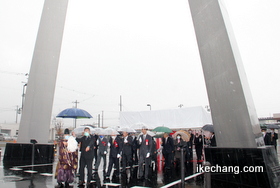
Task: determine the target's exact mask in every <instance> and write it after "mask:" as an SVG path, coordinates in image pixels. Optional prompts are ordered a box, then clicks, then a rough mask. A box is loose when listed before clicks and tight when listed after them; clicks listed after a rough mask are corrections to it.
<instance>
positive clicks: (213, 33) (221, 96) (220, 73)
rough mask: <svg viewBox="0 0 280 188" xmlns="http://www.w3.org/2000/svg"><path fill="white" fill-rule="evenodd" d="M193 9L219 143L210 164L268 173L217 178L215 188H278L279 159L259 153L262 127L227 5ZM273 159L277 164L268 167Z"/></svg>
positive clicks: (201, 3) (196, 2)
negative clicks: (275, 170)
mask: <svg viewBox="0 0 280 188" xmlns="http://www.w3.org/2000/svg"><path fill="white" fill-rule="evenodd" d="M189 6H190V10H191V15H192V19H193V24H194V29H195V33H196V38H197V44H198V49H199V53H200V58H201V63H202V68H203V73H204V78H205V83H206V89H207V94H208V99H209V104H210V107H211V115H212V120H213V125H214V130H215V136H216V141H217V148H206V149H205V154H206V160H207V161H209V162H210V163H211V165H212V166H213V165H222V166H229V165H235V166H237V167H238V166H239V167H240V168H241V167H243V165H245V164H246V163H244V162H245V161H250V160H251V159H252V160H251V161H250V163H249V162H248V163H247V165H253V166H254V165H258V164H260V165H263V167H264V172H258V173H253V174H250V173H240V174H238V175H236V174H234V173H228V172H217V173H211V174H212V179H215V180H216V181H211V182H212V183H211V184H212V186H213V187H229V185H232V186H231V187H247V186H250V183H253V184H254V186H253V187H269V186H270V187H277V186H276V183H275V182H276V179H275V178H272V177H275V176H276V174H272V171H271V170H270V169H271V167H273V166H275V165H278V159H277V156H276V155H275V154H274V153H273V152H272V151H271V148H265V147H261V148H258V147H259V146H263V145H264V142H263V138H262V134H261V131H260V125H259V122H258V117H257V114H256V110H255V107H254V103H253V100H252V96H251V93H250V89H249V85H248V82H247V79H246V74H245V71H244V68H243V65H242V60H241V57H240V54H239V51H238V47H237V44H236V41H235V38H234V35H233V31H232V29H231V26H230V22H229V19H228V17H227V12H226V10H225V6H224V5H223V1H222V0H189ZM267 159H270V161H273V162H270V163H269V164H267ZM218 176H219V178H216V177H218ZM268 177H270V178H268ZM276 177H277V176H276ZM248 180H249V181H248ZM261 181H262V182H261Z"/></svg>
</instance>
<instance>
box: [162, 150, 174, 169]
mask: <svg viewBox="0 0 280 188" xmlns="http://www.w3.org/2000/svg"><path fill="white" fill-rule="evenodd" d="M163 157H164V161H165V165H164V166H165V168H171V163H172V162H173V153H164V154H163Z"/></svg>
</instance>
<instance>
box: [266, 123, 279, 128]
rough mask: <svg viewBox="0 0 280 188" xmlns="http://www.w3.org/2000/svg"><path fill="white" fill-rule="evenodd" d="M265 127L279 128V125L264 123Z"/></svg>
mask: <svg viewBox="0 0 280 188" xmlns="http://www.w3.org/2000/svg"><path fill="white" fill-rule="evenodd" d="M266 128H268V129H280V127H279V125H276V124H266Z"/></svg>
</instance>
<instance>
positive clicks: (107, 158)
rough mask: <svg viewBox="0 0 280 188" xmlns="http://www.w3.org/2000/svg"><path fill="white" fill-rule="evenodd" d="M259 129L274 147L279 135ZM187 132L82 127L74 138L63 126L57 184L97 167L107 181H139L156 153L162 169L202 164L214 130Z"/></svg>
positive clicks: (81, 178)
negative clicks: (93, 130)
mask: <svg viewBox="0 0 280 188" xmlns="http://www.w3.org/2000/svg"><path fill="white" fill-rule="evenodd" d="M262 132H263V136H264V141H265V144H266V145H274V146H275V148H276V146H277V144H276V143H277V142H276V140H277V139H278V134H277V133H275V131H274V129H271V130H268V131H265V130H262ZM186 133H187V134H188V139H186V137H183V135H182V134H183V133H182V134H180V133H178V134H176V135H175V136H176V137H174V136H172V134H173V133H164V134H163V135H162V137H161V138H155V137H152V136H151V135H150V134H148V128H147V127H145V126H143V127H142V130H141V133H140V134H136V133H129V132H126V131H121V132H119V133H118V134H111V135H102V134H99V135H97V134H94V135H92V134H91V132H90V129H89V128H88V127H85V129H84V132H83V136H82V137H76V135H75V133H74V132H72V133H71V134H70V131H69V130H68V129H66V130H65V132H64V138H63V139H61V141H60V142H59V156H58V159H59V160H58V164H57V169H56V178H57V181H58V184H59V186H60V187H63V186H65V187H67V186H68V185H69V183H72V182H73V181H74V176H75V175H77V176H79V186H83V185H84V184H85V183H86V184H90V182H91V180H92V177H93V176H94V175H95V174H97V173H98V169H101V170H102V172H99V173H103V176H104V179H105V180H106V179H107V180H110V177H111V176H112V174H113V176H119V175H120V174H128V173H129V174H130V176H131V177H132V176H133V177H135V178H137V179H138V180H149V179H150V177H151V171H150V168H151V167H153V169H154V170H155V169H156V168H157V162H158V161H157V160H158V157H157V156H158V154H162V156H163V160H162V162H163V167H164V168H163V169H164V171H165V172H166V171H169V170H170V169H174V168H175V169H177V170H178V169H179V168H181V166H182V165H181V162H182V161H183V162H184V163H185V164H186V163H190V162H198V163H201V162H202V161H203V160H204V157H203V148H204V147H211V146H216V139H215V134H214V132H207V133H206V134H204V133H202V131H201V130H195V131H193V130H191V129H189V130H188V131H186ZM157 142H160V144H157ZM159 145H160V147H158V146H159ZM78 150H79V151H80V155H78ZM193 151H195V155H194V153H193ZM78 156H79V161H78ZM182 157H183V158H182ZM100 164H102V166H101V168H100ZM78 167H79V168H78ZM135 167H137V171H135V169H136V168H135ZM85 168H86V169H87V177H85ZM112 171H113V173H112ZM155 171H156V170H155ZM85 179H86V182H85ZM63 183H64V184H65V185H63Z"/></svg>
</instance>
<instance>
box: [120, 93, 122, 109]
mask: <svg viewBox="0 0 280 188" xmlns="http://www.w3.org/2000/svg"><path fill="white" fill-rule="evenodd" d="M120 111H122V96H121V95H120Z"/></svg>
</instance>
